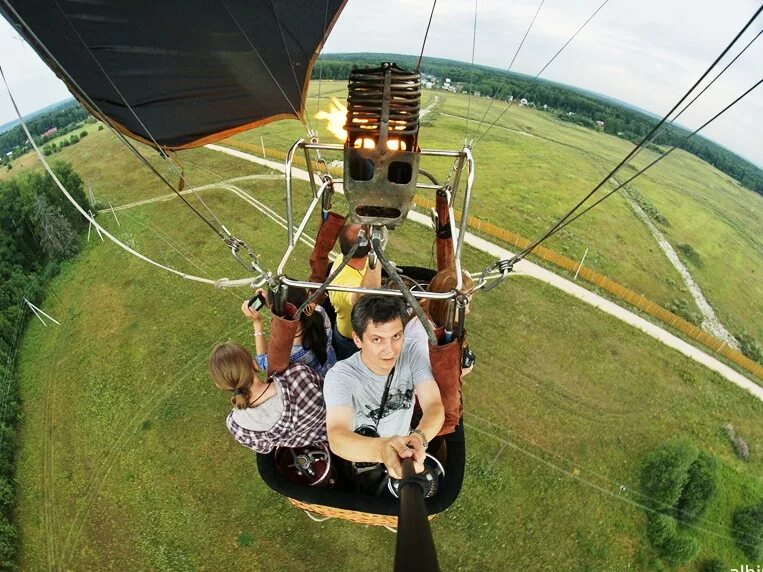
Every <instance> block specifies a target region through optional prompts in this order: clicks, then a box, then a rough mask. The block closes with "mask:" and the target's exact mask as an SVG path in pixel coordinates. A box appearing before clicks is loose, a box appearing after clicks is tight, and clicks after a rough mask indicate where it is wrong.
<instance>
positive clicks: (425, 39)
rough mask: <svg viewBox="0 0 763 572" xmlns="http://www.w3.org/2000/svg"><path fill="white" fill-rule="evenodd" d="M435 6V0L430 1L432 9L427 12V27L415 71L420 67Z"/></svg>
mask: <svg viewBox="0 0 763 572" xmlns="http://www.w3.org/2000/svg"><path fill="white" fill-rule="evenodd" d="M435 6H437V0H433V2H432V11H431V12H429V22H427V29H426V31H425V32H424V39H423V40H422V42H421V51H420V52H419V60H418V61H417V62H416V71H419V70H420V69H421V60H422V58H423V57H424V47H425V46H426V45H427V38H428V37H429V27H430V26H431V25H432V17H433V16H434V9H435Z"/></svg>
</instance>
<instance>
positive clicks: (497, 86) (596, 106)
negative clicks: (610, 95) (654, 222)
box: [312, 53, 763, 195]
mask: <svg viewBox="0 0 763 572" xmlns="http://www.w3.org/2000/svg"><path fill="white" fill-rule="evenodd" d="M416 60H417V57H416V56H406V55H399V54H369V53H358V54H326V55H325V56H321V57H320V58H319V59H318V61H317V62H316V64H315V66H314V68H313V74H312V77H313V79H317V78H323V79H338V80H344V79H347V77H348V75H349V73H350V71H351V70H352V69H353V68H355V67H377V66H378V65H379V63H380V62H385V61H389V62H395V63H397V64H398V65H399V66H401V67H403V68H407V69H412V68H414V67H415V66H416ZM421 72H422V74H426V75H431V76H434V77H436V78H437V80H438V82H436V85H437V84H439V85H441V84H442V82H443V81H444V79H445V78H450V80H451V85H453V84H456V83H461V84H463V89H464V91H465V92H472V93H476V92H479V93H480V95H481V96H483V97H484V96H489V97H492V98H494V99H500V100H504V101H508V100H510V99H511V98H513V100H514V101H518V100H520V99H523V98H524V99H527V101H528V102H530V103H531V105H533V106H534V107H536V108H537V109H540V110H544V109H543V106H544V105H545V106H547V109H545V111H547V112H549V113H554V114H555V115H556V116H557V117H558V118H559V119H560V120H562V121H569V122H573V123H577V124H579V125H583V126H586V127H590V128H594V127H596V121H601V122H603V123H604V126H603V127H602V129H603V130H604V131H605V132H606V133H609V134H611V135H614V136H616V137H620V138H623V139H627V140H628V141H631V142H633V143H637V142H638V141H640V140H641V139H642V138H643V137H644V136H645V135H646V134H647V133H649V131H650V130H651V129H652V128H653V127H654V126H655V125H656V124H657V122H658V119H657V118H656V117H654V116H651V115H648V114H646V113H643V112H641V111H638V110H636V109H635V108H629V107H626V106H625V105H618V104H617V103H615V102H614V101H613V100H611V99H606V98H604V97H597V96H596V95H595V94H592V93H589V92H584V91H582V90H579V89H576V88H573V87H570V86H567V85H562V84H558V83H554V82H550V81H546V80H541V79H535V78H533V77H530V76H526V75H522V74H518V73H513V72H508V73H507V72H506V71H504V70H499V69H496V68H490V67H486V66H479V65H475V66H474V67H473V68H472V66H471V65H470V64H468V63H463V62H456V61H453V60H446V59H441V58H426V57H425V58H424V59H423V60H422V63H421ZM571 114H572V115H571ZM689 133H690V132H689V131H688V130H686V129H684V128H683V127H680V126H678V125H675V124H674V125H670V126H668V127H666V128H663V129H662V130H660V132H658V134H657V137H656V139H654V140H653V141H652V142H651V143H650V144H649V147H650V148H651V149H653V150H656V151H660V152H665V151H667V149H668V148H670V147H673V146H678V147H679V148H681V149H683V150H685V151H688V152H689V153H692V154H694V155H696V156H697V157H699V158H700V159H702V160H704V161H706V162H708V163H710V164H711V165H712V166H714V167H715V168H717V169H718V170H720V171H722V172H724V173H726V174H727V175H729V176H730V177H733V178H734V179H735V180H736V181H738V182H739V183H740V184H742V185H744V186H745V187H747V188H748V189H750V190H753V191H755V192H756V193H758V194H761V195H763V170H761V169H760V168H758V167H757V166H755V165H754V164H753V163H751V162H749V161H747V160H745V159H743V158H742V157H739V156H738V155H736V154H735V153H732V152H731V151H729V150H728V149H726V148H724V147H722V146H720V145H718V144H717V143H713V142H712V141H710V140H708V139H706V138H704V137H701V136H699V135H697V136H694V137H692V138H691V139H689V140H688V141H683V139H684V138H685V137H686V136H687V135H689Z"/></svg>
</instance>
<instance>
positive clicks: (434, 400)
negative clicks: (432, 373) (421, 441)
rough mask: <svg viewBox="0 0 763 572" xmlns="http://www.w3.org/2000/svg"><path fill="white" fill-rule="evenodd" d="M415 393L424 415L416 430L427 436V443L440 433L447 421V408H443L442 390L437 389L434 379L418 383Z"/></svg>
mask: <svg viewBox="0 0 763 572" xmlns="http://www.w3.org/2000/svg"><path fill="white" fill-rule="evenodd" d="M415 392H416V398H417V399H418V401H419V406H420V407H421V412H422V414H423V415H422V416H421V421H420V422H419V425H418V427H416V429H418V430H419V431H421V432H422V433H424V435H426V438H427V441H431V440H432V439H434V438H435V437H436V436H437V434H438V433H439V432H440V429H442V424H443V422H444V421H445V408H444V407H443V406H442V399H441V398H440V388H439V387H437V382H436V381H435V380H434V379H430V380H428V381H422V382H420V383H418V384H417V385H416V387H415ZM414 435H415V433H414ZM419 438H420V436H419Z"/></svg>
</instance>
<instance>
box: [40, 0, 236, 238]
mask: <svg viewBox="0 0 763 572" xmlns="http://www.w3.org/2000/svg"><path fill="white" fill-rule="evenodd" d="M54 1H55V3H56V7H57V8H58V11H59V12H60V13H61V15H62V16H63V17H64V19H65V20H66V23H67V24H68V25H69V27H70V28H71V30H72V32H74V34H75V35H76V36H77V39H78V40H79V41H80V43H81V44H82V46H83V47H84V48H85V50H86V51H87V53H88V55H89V56H90V57H91V58H92V60H93V61H94V62H95V64H96V65H97V66H98V69H99V70H100V71H101V73H102V74H103V76H104V77H105V78H106V80H108V82H109V84H110V85H111V87H112V88H113V89H114V91H116V93H117V95H119V97H120V99H121V100H122V102H123V103H124V104H125V106H126V107H127V109H128V110H129V111H130V113H131V114H132V115H133V117H135V119H136V120H137V121H138V123H139V124H140V126H141V127H142V128H143V130H144V131H145V132H146V134H147V135H148V137H149V139H150V140H151V142H152V143H153V144H154V147H155V148H156V149H157V150H158V151H159V153H160V154H161V156H162V157H164V158H169V154H168V153H167V152H166V151H165V149H164V148H163V147H162V146H161V145H159V143H158V142H157V141H156V139H154V136H153V135H152V134H151V131H150V130H149V129H148V127H147V126H146V125H145V123H143V120H142V119H141V118H140V116H138V114H137V113H135V110H134V109H133V107H132V106H131V105H130V103H129V102H128V101H127V98H125V96H124V94H123V93H122V91H121V90H120V89H119V87H117V85H116V84H115V83H114V81H113V80H112V78H111V76H110V75H109V74H108V72H107V71H106V70H105V69H104V67H103V66H102V65H101V62H100V61H99V60H98V58H96V57H95V54H93V51H92V50H91V49H90V46H88V45H87V43H86V42H85V40H84V38H83V37H82V35H81V34H80V33H79V30H77V28H76V27H75V26H74V24H73V23H72V21H71V19H70V18H69V16H68V14H66V12H64V10H63V8H62V7H61V5H60V4H59V3H58V0H54ZM27 29H28V28H27ZM30 32H31V30H30ZM35 38H36V37H35ZM36 39H37V41H38V43H39V44H40V45H42V42H40V40H39V38H36ZM46 51H48V50H47V48H46ZM56 63H58V62H57V60H56ZM58 65H59V66H60V64H58ZM66 75H67V77H70V78H71V76H69V74H68V73H67V74H66ZM72 81H73V78H72ZM73 83H74V85H76V86H77V88H78V89H79V90H80V92H82V93H83V94H84V90H82V89H81V88H80V87H79V85H78V84H77V83H76V82H74V81H73ZM87 99H88V102H89V103H90V104H91V105H92V106H93V108H94V109H97V110H98V112H99V113H101V115H102V116H103V117H106V114H104V113H103V112H102V111H101V109H100V107H99V106H98V105H97V104H96V103H95V101H93V100H92V98H90V96H87ZM109 127H111V128H112V131H114V129H113V126H112V125H111V124H110V122H109ZM125 141H126V139H125ZM129 146H130V147H132V144H129ZM134 151H135V152H136V153H138V154H140V153H139V152H138V151H137V149H135V150H134ZM141 157H142V155H141ZM145 162H146V164H149V165H150V163H149V162H148V161H145ZM170 162H171V164H173V167H175V171H176V173H177V174H178V175H179V176H180V179H181V180H182V181H183V183H184V184H188V185H189V187H190V188H191V189H192V188H193V186H192V185H190V184H189V183H188V181H187V180H186V178H185V176H184V174H183V171H182V170H181V169H179V168H177V167H176V166H175V164H174V162H173V161H170ZM151 167H152V171H153V172H154V173H155V174H157V175H158V176H159V178H161V179H162V180H163V181H164V182H165V184H167V186H169V187H171V188H172V189H173V190H174V188H175V186H174V185H173V184H172V183H170V182H169V181H167V180H166V179H165V178H164V177H163V176H162V175H160V174H159V172H158V170H156V169H155V168H153V166H151ZM194 195H195V196H196V198H197V199H198V200H199V201H200V202H201V204H202V205H204V207H205V208H206V209H207V211H208V212H209V214H211V215H212V218H214V219H215V221H216V222H217V224H218V225H220V228H221V229H225V225H223V223H222V222H221V221H220V219H219V218H217V215H215V213H214V212H212V209H210V208H209V207H208V206H207V204H206V203H205V202H204V199H202V198H201V197H200V196H199V195H197V194H196V193H194ZM183 201H184V202H185V203H186V204H187V205H188V207H190V208H191V209H192V210H193V211H194V212H195V213H196V214H197V215H198V216H199V217H201V218H202V220H204V222H205V223H206V224H207V225H209V226H210V227H211V228H212V229H213V230H214V231H215V232H216V233H217V234H218V235H219V236H220V238H222V239H223V240H225V238H226V237H225V234H224V233H223V231H221V230H219V229H217V228H215V227H214V225H212V223H211V222H209V221H208V220H207V219H206V218H205V217H204V216H202V215H201V213H199V212H198V211H197V210H196V208H194V207H193V206H191V204H190V203H189V202H188V201H187V200H185V199H183Z"/></svg>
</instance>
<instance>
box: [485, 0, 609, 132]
mask: <svg viewBox="0 0 763 572" xmlns="http://www.w3.org/2000/svg"><path fill="white" fill-rule="evenodd" d="M607 2H609V0H604V2H602V4H601V5H600V6H599V7H598V8H596V10H595V11H594V13H593V14H591V15H590V16H589V17H588V19H587V20H586V21H585V22H583V24H582V25H581V26H580V27H579V28H578V29H577V30H575V33H574V34H572V36H570V38H569V39H568V40H567V41H566V42H564V45H562V47H561V48H559V49H558V50H557V52H556V53H555V54H554V55H553V56H552V57H551V59H550V60H548V61H547V62H546V64H545V65H544V66H543V67H542V68H541V69H540V71H539V72H538V73H536V74H535V77H533V80H537V79H538V77H540V74H542V73H543V72H544V71H545V70H546V68H547V67H548V66H550V65H551V62H553V61H554V60H555V59H556V58H557V56H559V54H561V53H562V52H563V51H564V49H565V48H566V47H567V46H569V45H570V43H572V40H574V39H575V37H577V35H578V34H579V33H580V32H581V31H582V30H583V28H585V27H586V26H587V25H588V23H589V22H590V21H591V20H593V18H594V16H596V14H598V13H599V11H600V10H601V9H602V8H604V6H606V4H607ZM528 31H529V30H528ZM510 107H511V104H509V105H507V106H506V108H505V109H504V110H503V111H502V112H501V114H500V115H499V116H498V117H496V118H495V121H493V122H492V123H491V124H490V125H488V128H487V129H485V130H484V131H483V132H482V133H481V134H480V136H479V137H478V138H477V141H476V142H475V143H474V147H476V146H477V143H479V142H480V141H482V138H483V137H484V136H485V135H487V132H488V131H490V130H491V129H492V128H493V126H494V125H495V124H496V123H498V121H499V120H500V119H501V117H503V116H504V114H505V113H506V112H507V111H508V110H509V108H510Z"/></svg>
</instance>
